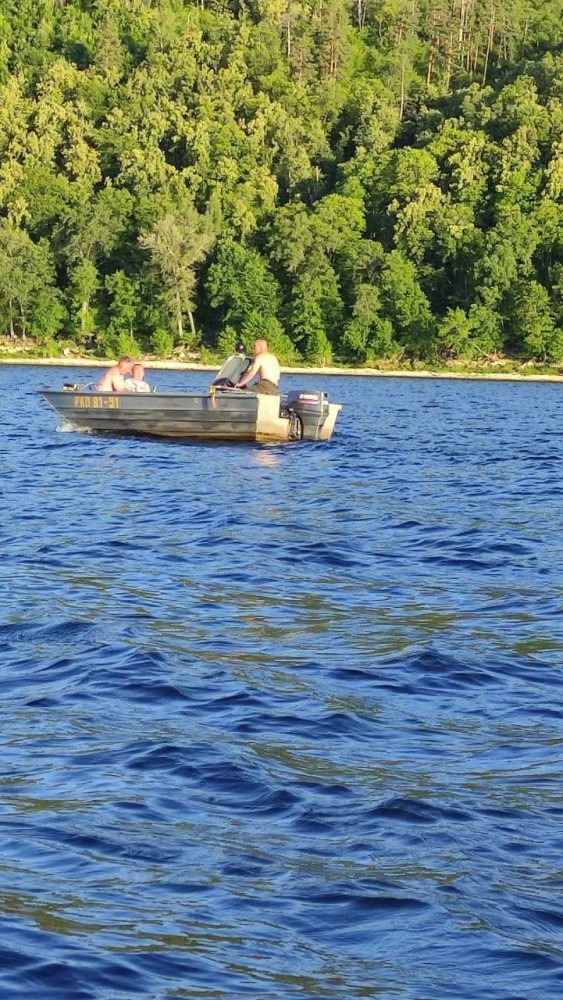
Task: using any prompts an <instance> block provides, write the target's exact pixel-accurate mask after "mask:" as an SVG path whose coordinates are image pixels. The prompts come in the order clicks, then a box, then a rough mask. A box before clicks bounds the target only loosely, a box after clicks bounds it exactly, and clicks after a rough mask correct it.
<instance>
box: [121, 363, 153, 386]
mask: <svg viewBox="0 0 563 1000" xmlns="http://www.w3.org/2000/svg"><path fill="white" fill-rule="evenodd" d="M125 388H126V390H127V392H150V391H151V387H150V385H149V383H148V382H145V369H144V368H143V366H142V365H140V364H136V365H133V368H132V370H131V374H130V375H126V376H125Z"/></svg>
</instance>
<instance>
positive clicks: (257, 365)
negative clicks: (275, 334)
mask: <svg viewBox="0 0 563 1000" xmlns="http://www.w3.org/2000/svg"><path fill="white" fill-rule="evenodd" d="M255 375H259V376H260V377H259V380H258V382H255V383H254V385H250V386H248V388H249V389H250V391H251V392H261V393H263V394H264V395H265V396H279V394H280V390H279V381H280V375H281V372H280V366H279V362H278V359H277V358H276V356H275V354H270V352H269V350H268V344H267V343H266V341H265V340H256V341H255V342H254V360H253V361H252V364H251V365H250V368H249V369H248V371H247V372H245V373H244V375H243V377H242V378H241V380H240V382H237V384H236V388H237V389H243V388H244V387H245V386H246V385H248V383H249V382H250V379H251V378H254V376H255Z"/></svg>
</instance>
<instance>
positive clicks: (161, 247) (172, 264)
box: [139, 208, 213, 346]
mask: <svg viewBox="0 0 563 1000" xmlns="http://www.w3.org/2000/svg"><path fill="white" fill-rule="evenodd" d="M139 243H140V245H141V247H142V248H143V249H144V250H147V251H148V252H149V254H150V258H151V261H152V264H153V266H154V268H155V269H156V270H157V272H158V274H159V276H160V278H161V280H162V284H163V288H164V292H163V295H164V300H165V302H166V304H167V306H168V308H169V310H170V314H171V316H173V317H174V322H175V327H176V333H177V338H178V343H179V344H181V345H184V344H185V345H188V341H187V339H186V335H185V332H184V317H185V316H186V315H187V317H188V320H189V325H190V331H191V337H190V340H191V346H195V344H196V342H197V333H196V328H195V322H194V317H193V312H194V309H195V289H196V282H197V277H196V268H197V266H198V265H199V264H201V263H202V262H203V261H204V260H205V257H206V255H207V253H208V252H209V250H210V248H211V246H212V244H213V236H212V234H211V233H210V232H209V230H208V228H207V223H206V220H205V218H203V217H202V216H200V215H199V214H198V213H197V212H196V210H195V209H193V208H192V209H188V210H187V211H186V212H185V213H184V214H183V216H182V217H179V216H175V215H172V214H168V215H165V216H164V217H163V218H161V219H159V220H158V221H157V222H156V223H155V224H154V226H153V227H152V228H151V229H150V230H148V231H145V232H144V233H142V234H141V236H140V237H139Z"/></svg>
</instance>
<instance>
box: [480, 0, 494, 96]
mask: <svg viewBox="0 0 563 1000" xmlns="http://www.w3.org/2000/svg"><path fill="white" fill-rule="evenodd" d="M496 13H497V12H496V9H495V4H494V0H493V2H492V3H491V17H490V20H489V32H488V35H487V49H486V52H485V62H484V65H483V80H482V83H483V86H485V83H486V82H487V73H488V70H489V58H490V55H491V51H492V48H493V42H494V40H495V27H496Z"/></svg>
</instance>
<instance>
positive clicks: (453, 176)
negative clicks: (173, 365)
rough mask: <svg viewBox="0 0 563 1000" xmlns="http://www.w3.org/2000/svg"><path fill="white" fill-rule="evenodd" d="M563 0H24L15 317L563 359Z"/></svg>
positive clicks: (13, 4)
mask: <svg viewBox="0 0 563 1000" xmlns="http://www.w3.org/2000/svg"><path fill="white" fill-rule="evenodd" d="M562 41H563V0H238V2H237V0H198V2H197V3H195V2H194V3H190V2H188V0H97V2H90V0H0V333H5V334H7V335H9V336H12V337H14V338H22V337H34V338H36V339H37V341H38V343H39V344H41V345H43V349H44V350H45V351H46V352H53V351H54V350H56V345H55V343H54V341H55V340H58V343H59V345H60V344H62V343H63V342H68V341H69V339H70V340H72V341H73V342H74V344H75V345H77V347H84V346H86V345H90V346H92V345H95V346H96V350H97V351H98V352H100V353H107V354H108V355H112V354H116V353H122V352H124V351H131V352H137V351H147V352H148V351H152V352H155V353H160V354H169V353H170V352H171V350H172V349H173V348H174V347H178V346H184V347H185V348H186V350H192V349H194V348H197V347H201V346H203V347H209V348H218V349H219V350H220V351H224V350H227V349H229V347H230V346H232V343H233V342H234V339H235V338H238V337H239V336H242V337H243V338H244V339H245V340H246V341H247V342H248V343H250V342H251V341H252V340H253V339H254V337H255V335H257V334H263V335H265V336H266V337H267V338H268V340H269V341H271V343H272V346H273V347H274V349H275V350H276V351H277V352H278V353H279V355H280V357H281V358H282V359H283V360H285V361H288V360H290V359H291V358H299V357H302V358H305V359H306V360H308V361H311V362H317V363H328V362H330V361H332V360H340V361H345V362H351V363H357V364H363V363H369V362H374V361H376V360H379V359H395V360H401V359H405V358H411V359H427V360H428V359H431V360H434V361H439V360H440V359H441V358H442V359H446V358H458V357H459V358H479V357H483V356H490V355H494V354H496V353H498V352H504V353H508V354H512V355H514V356H517V357H520V358H537V359H544V360H549V361H552V362H553V361H555V362H557V361H560V360H562V359H563V52H562Z"/></svg>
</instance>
